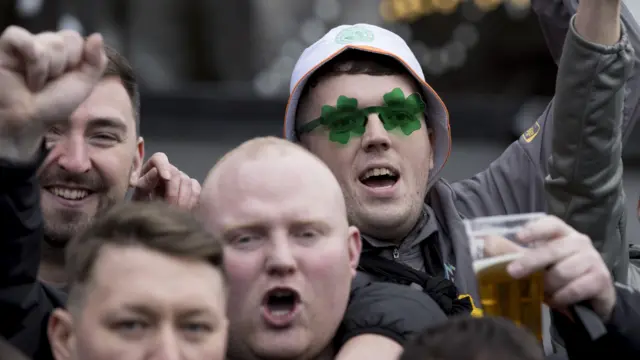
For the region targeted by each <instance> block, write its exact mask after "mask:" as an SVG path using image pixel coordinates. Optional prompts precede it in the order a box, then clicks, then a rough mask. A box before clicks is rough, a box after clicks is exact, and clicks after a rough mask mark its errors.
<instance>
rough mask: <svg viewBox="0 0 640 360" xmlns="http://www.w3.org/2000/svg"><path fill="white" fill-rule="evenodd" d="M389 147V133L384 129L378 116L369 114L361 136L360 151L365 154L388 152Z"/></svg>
mask: <svg viewBox="0 0 640 360" xmlns="http://www.w3.org/2000/svg"><path fill="white" fill-rule="evenodd" d="M390 146H391V138H390V137H389V132H388V131H387V130H386V129H385V128H384V124H383V123H382V121H381V120H380V118H379V117H378V114H370V115H369V117H368V119H367V126H366V128H365V132H364V134H363V135H362V149H363V150H364V151H366V152H376V151H378V152H382V151H386V150H388V149H389V147H390Z"/></svg>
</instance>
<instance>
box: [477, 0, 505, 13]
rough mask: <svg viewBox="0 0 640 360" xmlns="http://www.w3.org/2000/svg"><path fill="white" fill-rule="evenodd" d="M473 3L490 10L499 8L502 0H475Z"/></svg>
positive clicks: (484, 9)
mask: <svg viewBox="0 0 640 360" xmlns="http://www.w3.org/2000/svg"><path fill="white" fill-rule="evenodd" d="M473 3H474V4H476V6H477V7H478V8H479V9H480V10H482V11H485V12H489V11H493V10H495V9H497V8H498V6H499V5H500V4H501V3H502V0H473Z"/></svg>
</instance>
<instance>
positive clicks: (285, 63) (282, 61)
mask: <svg viewBox="0 0 640 360" xmlns="http://www.w3.org/2000/svg"><path fill="white" fill-rule="evenodd" d="M295 64H296V61H295V60H294V59H293V58H292V57H289V56H281V57H279V58H278V59H277V60H276V62H275V63H274V64H273V68H272V70H273V71H274V72H277V73H283V74H287V77H289V76H291V73H292V72H293V67H294V66H295Z"/></svg>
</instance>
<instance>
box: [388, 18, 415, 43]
mask: <svg viewBox="0 0 640 360" xmlns="http://www.w3.org/2000/svg"><path fill="white" fill-rule="evenodd" d="M393 32H395V33H396V34H398V36H400V37H401V38H402V39H403V40H404V41H405V42H407V43H408V42H411V37H412V36H413V31H412V30H411V26H410V25H409V24H405V23H400V24H396V25H395V26H394V28H393Z"/></svg>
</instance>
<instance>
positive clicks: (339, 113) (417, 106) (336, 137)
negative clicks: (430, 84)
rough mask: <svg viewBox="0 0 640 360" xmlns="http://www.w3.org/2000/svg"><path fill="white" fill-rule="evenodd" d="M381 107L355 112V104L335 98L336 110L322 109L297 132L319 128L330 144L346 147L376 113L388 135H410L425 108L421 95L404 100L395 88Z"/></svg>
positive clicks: (385, 96)
mask: <svg viewBox="0 0 640 360" xmlns="http://www.w3.org/2000/svg"><path fill="white" fill-rule="evenodd" d="M383 100H384V105H383V106H370V107H367V108H364V109H359V108H358V100H357V99H354V98H349V97H346V96H340V97H338V101H337V103H336V106H330V105H325V106H323V107H322V111H321V115H320V117H319V118H318V119H315V120H312V121H310V122H308V123H306V124H304V125H302V126H301V127H299V128H298V132H299V133H301V134H303V133H308V132H311V131H313V130H314V129H316V128H317V127H318V126H320V125H322V126H324V127H325V128H326V129H327V130H329V140H331V141H334V142H337V143H340V144H347V143H348V142H349V139H350V138H351V136H352V135H353V136H361V135H363V134H364V132H365V127H366V124H367V116H368V115H369V114H371V113H378V114H379V117H380V120H382V122H383V124H384V128H385V129H386V130H387V131H391V130H393V129H395V128H400V129H401V130H402V133H403V134H405V135H410V134H411V133H412V132H414V131H416V130H418V129H420V127H421V121H420V114H422V113H423V112H424V110H425V108H426V106H425V104H424V102H423V101H422V99H421V98H420V95H419V94H417V93H415V94H411V95H409V96H408V97H407V98H405V96H404V93H403V92H402V90H401V89H400V88H395V89H393V90H392V91H391V92H388V93H386V94H385V95H384V96H383Z"/></svg>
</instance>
